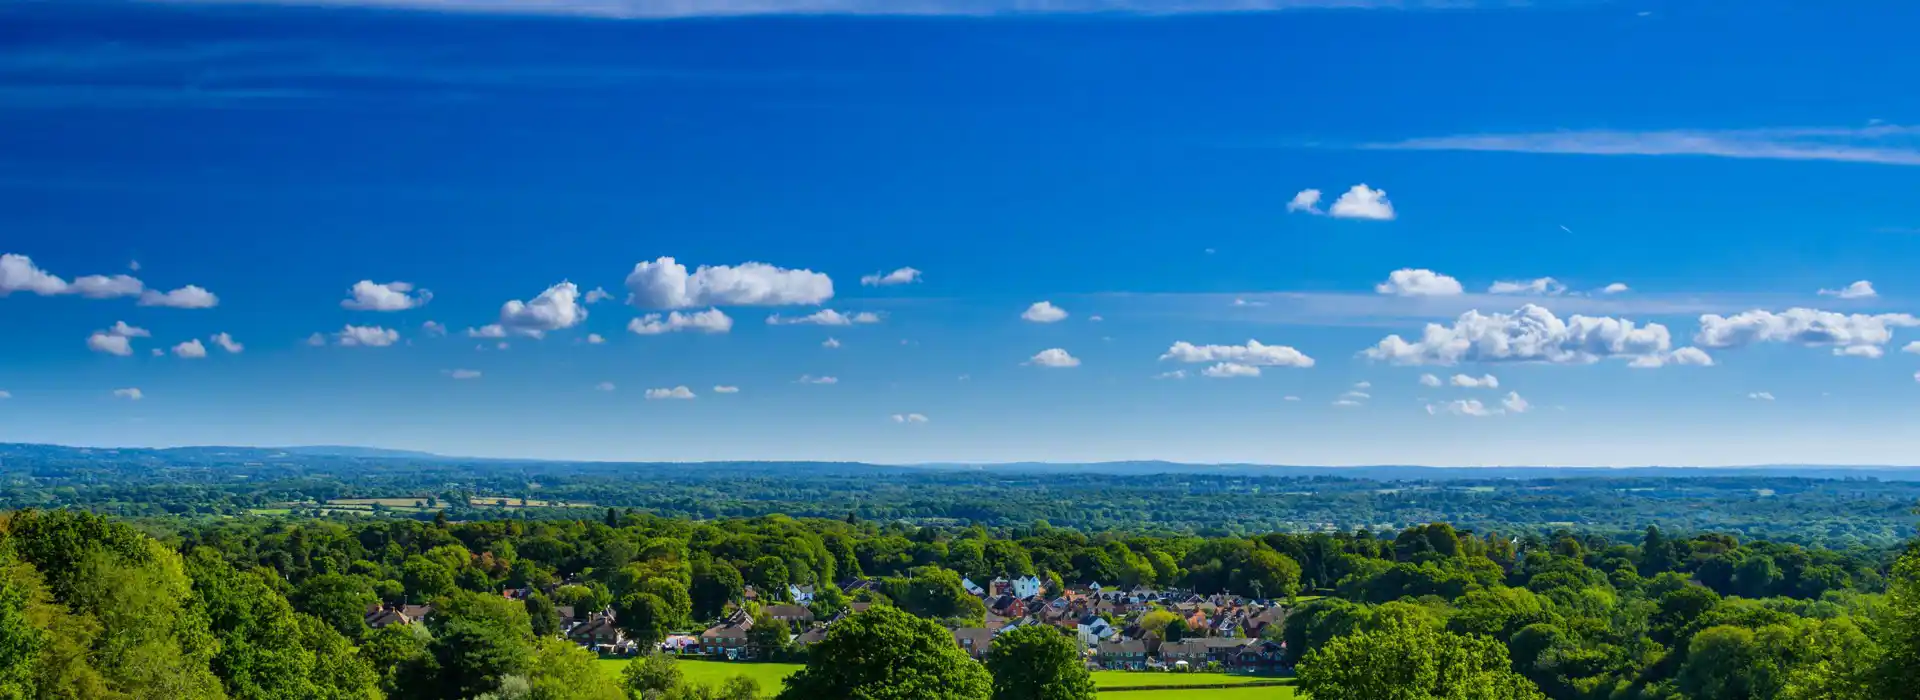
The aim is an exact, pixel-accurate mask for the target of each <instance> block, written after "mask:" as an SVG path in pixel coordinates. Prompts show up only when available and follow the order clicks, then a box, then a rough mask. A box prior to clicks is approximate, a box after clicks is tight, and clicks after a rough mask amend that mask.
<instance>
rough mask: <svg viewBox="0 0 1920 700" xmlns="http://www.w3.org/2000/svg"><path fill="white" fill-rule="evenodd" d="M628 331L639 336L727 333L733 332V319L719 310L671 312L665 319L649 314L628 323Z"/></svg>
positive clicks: (658, 315)
mask: <svg viewBox="0 0 1920 700" xmlns="http://www.w3.org/2000/svg"><path fill="white" fill-rule="evenodd" d="M627 330H629V331H632V332H633V333H635V334H638V335H660V334H662V333H673V332H676V331H699V332H701V333H725V332H727V331H730V330H733V319H732V318H730V317H728V316H727V315H726V314H725V313H723V312H721V311H720V310H719V309H707V310H706V311H695V312H693V313H690V314H683V313H680V312H678V311H670V312H667V315H666V317H665V318H662V317H661V315H660V314H647V315H645V316H641V317H640V318H636V319H633V320H631V321H628V322H627Z"/></svg>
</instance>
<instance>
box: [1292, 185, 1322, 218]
mask: <svg viewBox="0 0 1920 700" xmlns="http://www.w3.org/2000/svg"><path fill="white" fill-rule="evenodd" d="M1296 211H1304V212H1306V213H1308V214H1321V213H1324V212H1322V211H1320V190H1315V189H1305V190H1300V191H1299V192H1297V193H1295V194H1294V195H1293V200H1292V201H1289V202H1287V212H1288V213H1292V212H1296Z"/></svg>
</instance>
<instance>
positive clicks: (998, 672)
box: [987, 625, 1094, 700]
mask: <svg viewBox="0 0 1920 700" xmlns="http://www.w3.org/2000/svg"><path fill="white" fill-rule="evenodd" d="M987 670H988V671H989V672H990V673H992V674H993V700H1088V699H1089V698H1092V697H1094V687H1093V677H1092V676H1091V675H1089V674H1088V673H1087V666H1086V664H1085V663H1083V662H1082V661H1081V659H1080V644H1079V643H1078V642H1076V641H1074V640H1073V638H1071V637H1068V636H1067V635H1065V634H1063V633H1061V632H1060V631H1058V630H1055V629H1054V628H1053V627H1051V626H1047V625H1029V626H1026V627H1020V628H1017V629H1014V630H1012V631H1009V632H1005V633H1003V634H1001V635H1000V636H998V637H995V638H994V640H993V648H992V651H990V652H989V653H988V654H987Z"/></svg>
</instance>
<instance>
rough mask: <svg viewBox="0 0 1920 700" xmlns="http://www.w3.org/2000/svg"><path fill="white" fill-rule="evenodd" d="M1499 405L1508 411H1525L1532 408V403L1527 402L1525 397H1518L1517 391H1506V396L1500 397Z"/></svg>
mask: <svg viewBox="0 0 1920 700" xmlns="http://www.w3.org/2000/svg"><path fill="white" fill-rule="evenodd" d="M1500 405H1501V406H1502V407H1504V408H1505V409H1506V410H1507V412H1508V413H1526V412H1527V411H1531V410H1533V404H1530V403H1527V400H1526V399H1523V398H1520V393H1519V392H1513V391H1509V392H1507V398H1504V399H1501V400H1500Z"/></svg>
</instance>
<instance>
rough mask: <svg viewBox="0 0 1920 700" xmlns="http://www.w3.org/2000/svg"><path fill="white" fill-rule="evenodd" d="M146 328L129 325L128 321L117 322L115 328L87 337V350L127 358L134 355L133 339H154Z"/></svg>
mask: <svg viewBox="0 0 1920 700" xmlns="http://www.w3.org/2000/svg"><path fill="white" fill-rule="evenodd" d="M152 335H153V334H152V333H149V332H147V329H145V328H138V327H135V326H130V325H127V322H126V321H115V322H114V323H113V327H111V328H108V329H106V330H104V331H94V332H93V335H89V336H87V348H88V349H90V350H93V351H94V352H104V353H107V354H109V355H119V356H121V357H127V356H129V355H132V354H133V340H132V339H133V338H148V337H152Z"/></svg>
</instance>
